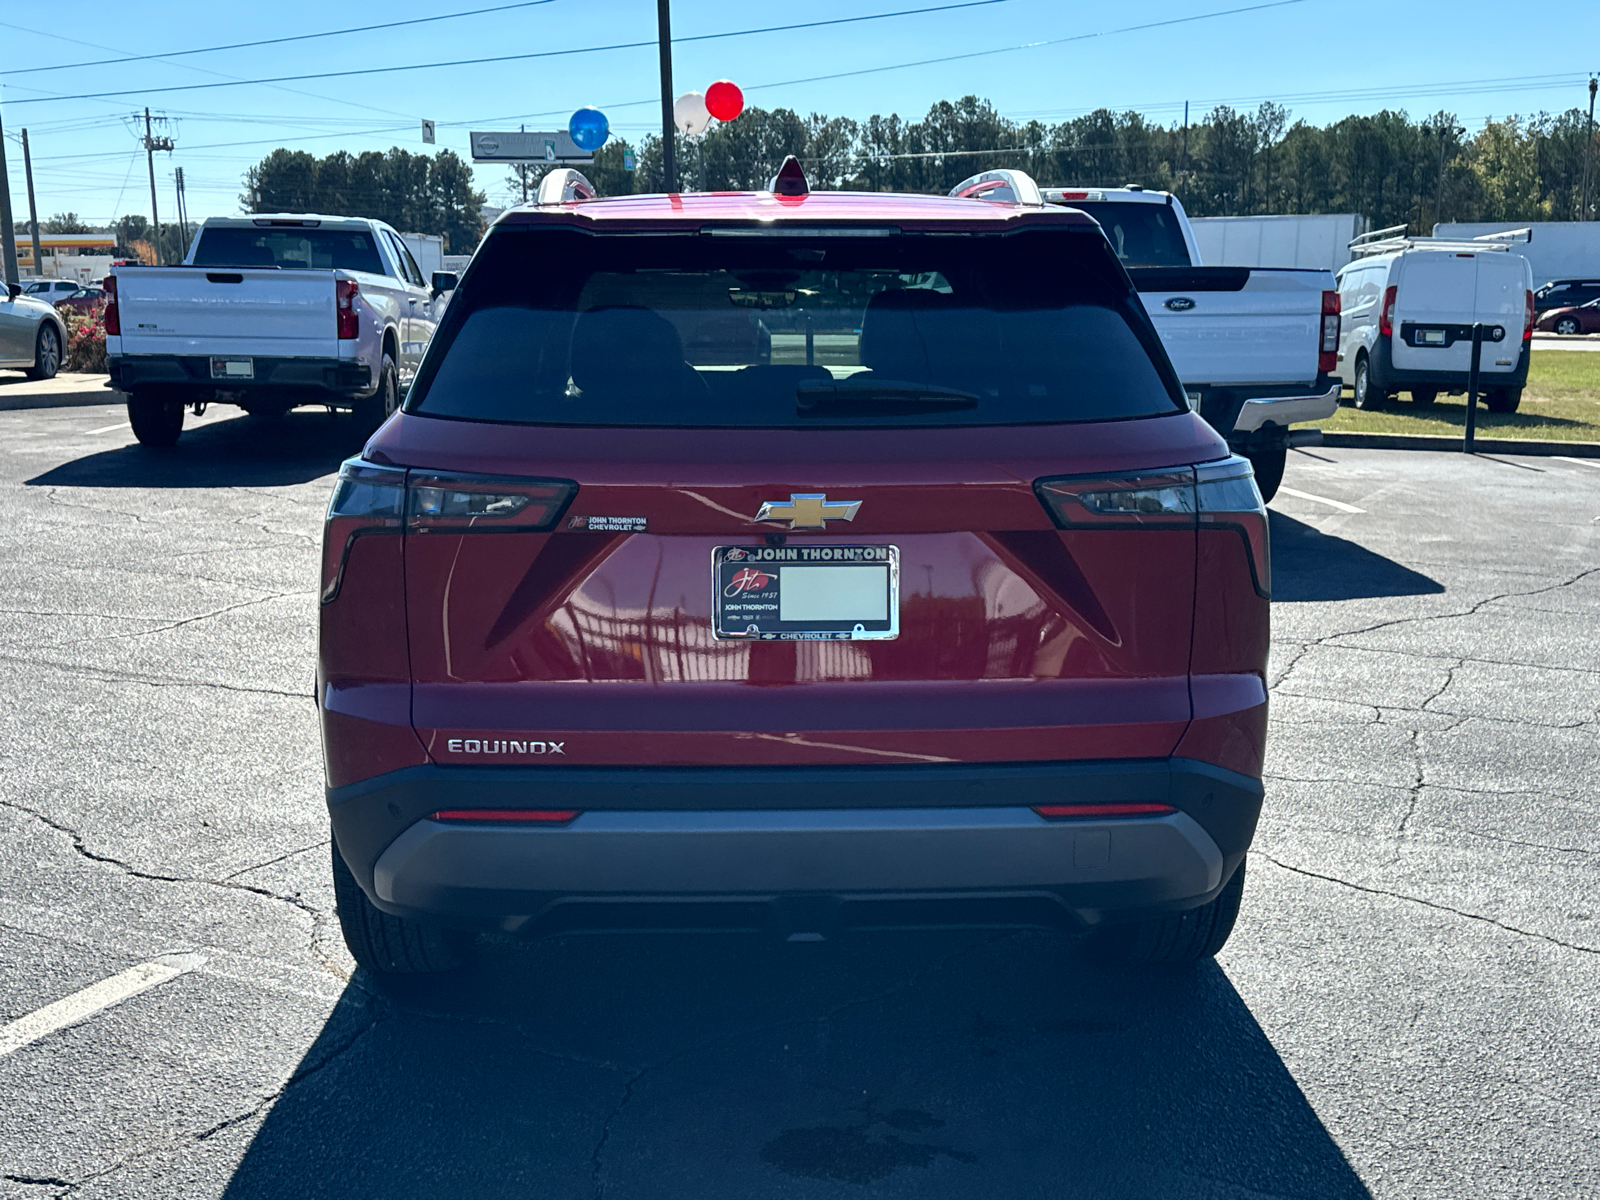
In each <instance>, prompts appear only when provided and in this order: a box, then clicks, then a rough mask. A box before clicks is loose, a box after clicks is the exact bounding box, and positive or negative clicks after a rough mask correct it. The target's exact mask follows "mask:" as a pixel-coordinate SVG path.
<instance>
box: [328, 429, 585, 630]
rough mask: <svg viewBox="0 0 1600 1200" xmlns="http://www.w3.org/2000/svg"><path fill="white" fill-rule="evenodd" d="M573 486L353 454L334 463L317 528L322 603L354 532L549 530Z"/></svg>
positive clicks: (335, 585) (333, 590) (339, 574)
mask: <svg viewBox="0 0 1600 1200" xmlns="http://www.w3.org/2000/svg"><path fill="white" fill-rule="evenodd" d="M577 491H578V485H577V484H575V483H573V482H572V481H571V480H570V479H486V478H483V477H482V476H478V475H444V474H439V473H436V472H435V473H427V474H424V473H422V472H417V471H413V472H411V475H410V478H409V479H407V475H406V471H405V469H404V468H402V467H380V466H378V465H377V464H376V463H370V462H366V461H364V460H362V459H360V458H352V459H347V460H346V461H345V462H344V463H343V464H341V465H340V467H339V481H338V482H337V483H336V484H334V488H333V498H332V499H331V500H330V501H329V502H328V514H327V518H326V520H325V521H324V524H323V527H322V602H323V603H324V604H326V603H327V602H328V601H330V600H332V599H334V598H335V597H336V596H338V594H339V583H340V580H341V579H342V578H343V575H344V564H345V560H346V559H347V558H349V556H350V544H351V543H352V542H353V541H355V539H356V538H358V537H361V536H364V535H366V534H374V533H402V532H404V531H406V530H407V529H409V530H410V532H412V533H428V532H430V531H443V530H454V531H456V532H457V533H467V532H476V533H493V532H498V531H502V530H503V531H506V532H509V533H529V532H537V531H540V530H544V529H549V528H550V527H551V526H553V525H554V524H555V523H556V521H557V520H558V519H559V518H560V516H561V514H562V512H564V511H565V510H566V507H567V505H568V503H570V502H571V500H572V497H573V496H574V495H576V494H577Z"/></svg>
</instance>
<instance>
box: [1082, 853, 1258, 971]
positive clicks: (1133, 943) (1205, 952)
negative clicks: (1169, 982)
mask: <svg viewBox="0 0 1600 1200" xmlns="http://www.w3.org/2000/svg"><path fill="white" fill-rule="evenodd" d="M1243 896H1244V863H1242V862H1241V863H1240V864H1239V869H1238V870H1237V871H1235V872H1234V873H1233V878H1232V879H1230V880H1228V882H1227V884H1226V885H1225V886H1224V887H1223V889H1222V891H1221V892H1219V893H1218V894H1217V898H1216V899H1215V900H1213V901H1212V902H1211V903H1210V904H1202V905H1201V906H1200V907H1199V908H1191V909H1188V910H1187V911H1185V912H1179V913H1167V914H1165V915H1163V916H1159V917H1151V918H1150V919H1149V920H1146V921H1131V922H1129V923H1127V924H1124V925H1111V926H1108V927H1107V928H1105V929H1103V930H1101V931H1099V932H1098V934H1097V935H1096V937H1095V941H1096V944H1097V945H1096V948H1097V949H1098V950H1099V951H1100V953H1101V954H1103V955H1104V956H1106V957H1108V958H1112V959H1115V960H1116V961H1118V962H1128V963H1148V964H1167V965H1181V964H1184V963H1197V962H1200V961H1202V960H1203V959H1207V958H1210V957H1212V956H1213V955H1214V954H1216V953H1217V951H1219V950H1221V949H1222V947H1223V945H1224V943H1226V942H1227V940H1228V935H1229V934H1230V933H1232V932H1233V923H1234V922H1235V921H1236V920H1237V919H1238V917H1239V901H1240V900H1241V899H1242V898H1243Z"/></svg>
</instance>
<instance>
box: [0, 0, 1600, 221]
mask: <svg viewBox="0 0 1600 1200" xmlns="http://www.w3.org/2000/svg"><path fill="white" fill-rule="evenodd" d="M504 2H506V0H456V2H455V3H453V4H451V3H447V2H446V0H390V2H389V3H387V4H384V5H371V6H349V5H328V4H325V3H324V4H312V3H308V2H306V0H278V2H277V3H274V4H272V5H259V4H250V5H244V4H236V3H229V2H227V0H221V2H218V0H211V2H209V3H201V2H199V0H163V2H162V3H161V4H160V5H156V4H150V3H136V4H129V3H127V0H79V2H78V3H75V4H73V5H71V6H70V7H69V8H67V9H59V8H54V7H52V6H24V5H20V4H6V5H4V6H3V7H0V116H3V119H4V122H5V130H6V152H7V160H8V164H9V166H10V172H11V191H12V196H13V205H14V209H15V211H16V212H17V214H18V218H19V220H21V219H24V218H25V216H26V212H27V208H26V195H25V193H24V190H23V184H22V169H21V168H22V164H21V152H20V148H19V146H18V145H17V143H16V140H15V139H16V135H17V131H18V130H19V129H20V128H21V127H23V126H26V127H28V129H29V136H30V139H31V142H32V149H33V156H34V176H35V190H36V192H37V194H38V203H39V209H40V214H41V217H45V216H48V215H49V214H51V213H54V212H59V211H66V210H71V211H75V212H77V213H79V214H80V215H82V216H84V217H86V218H89V219H91V220H93V221H95V222H96V223H100V222H104V221H108V220H110V219H111V218H112V217H114V216H118V215H121V214H123V213H127V212H141V213H147V212H148V210H149V203H150V193H149V183H148V180H147V177H146V174H145V164H144V154H143V152H142V150H140V148H139V145H138V142H137V141H136V135H135V133H134V131H133V129H132V126H131V123H130V117H131V115H132V114H133V113H134V112H135V111H136V110H142V108H143V107H144V106H145V105H146V104H148V105H149V106H150V108H151V109H152V111H153V112H156V113H159V114H165V116H166V117H167V118H168V124H167V125H166V126H165V127H164V131H165V132H167V133H169V134H171V135H172V136H173V137H174V138H175V141H176V143H177V151H176V152H175V153H173V154H171V155H166V154H158V155H157V159H156V167H157V184H158V187H159V189H160V200H161V206H162V210H163V213H164V214H170V212H171V209H172V199H171V195H172V171H173V168H174V167H176V166H180V165H181V166H182V167H183V168H184V174H185V177H186V182H187V188H188V198H189V211H190V215H191V216H192V217H202V216H206V215H209V214H214V213H227V212H233V211H236V209H237V197H238V194H239V192H240V190H241V176H242V174H243V172H244V170H245V168H246V167H248V166H249V165H250V164H251V163H253V162H255V161H257V160H258V159H259V158H260V157H261V156H262V155H263V154H265V153H266V152H267V151H268V150H270V149H271V148H273V147H274V146H278V145H284V146H289V147H292V148H296V149H304V150H308V151H311V152H313V153H317V154H326V153H329V152H331V151H333V150H338V149H345V150H351V151H358V150H364V149H386V148H388V147H389V146H391V145H399V146H402V147H405V148H408V149H411V150H414V151H419V150H422V149H424V147H423V145H422V141H421V134H420V129H419V124H420V121H421V119H422V118H424V117H426V118H430V119H432V120H434V121H436V122H438V126H439V145H441V146H450V147H452V148H454V149H456V150H457V151H458V152H460V153H462V154H463V156H465V154H466V148H467V132H468V130H469V129H494V128H510V129H514V128H516V127H517V126H518V124H519V123H524V122H525V123H526V124H527V127H528V128H530V129H545V128H558V127H561V126H564V125H565V114H567V113H570V111H571V110H572V109H574V108H576V107H578V106H580V105H584V104H595V105H599V106H600V107H602V108H603V109H605V110H606V111H607V113H608V115H609V116H610V118H611V122H612V128H613V130H614V131H615V132H617V133H619V134H621V135H622V136H625V137H629V138H630V139H633V140H637V139H638V137H639V136H640V135H641V134H642V133H643V132H644V131H646V130H648V129H651V128H653V127H654V125H653V122H655V121H658V120H659V109H658V108H657V107H656V104H657V99H656V97H657V93H658V84H657V75H656V70H657V66H656V53H655V50H654V48H653V47H646V48H640V49H632V50H618V51H611V52H607V53H599V54H587V55H575V56H568V57H558V58H545V59H535V60H531V61H526V62H512V63H500V64H489V65H479V66H472V67H451V68H441V69H431V70H418V71H401V72H394V73H391V74H383V75H368V76H356V77H351V78H318V79H311V80H304V81H299V82H293V83H284V84H279V85H265V84H250V85H247V86H228V87H220V88H206V89H202V90H192V91H166V92H161V91H155V90H153V89H157V88H162V87H169V88H170V87H181V86H184V85H192V84H209V83H226V82H229V81H230V77H232V78H239V79H257V78H262V77H267V76H282V75H321V74H323V73H326V72H335V71H342V70H351V69H358V68H363V67H375V66H391V65H401V64H410V63H426V62H438V61H442V60H449V59H459V58H477V57H485V56H491V55H501V54H519V53H537V52H541V51H548V50H559V49H566V48H569V47H581V46H590V45H596V44H604V43H611V42H623V41H635V40H638V41H644V40H648V39H651V38H653V37H654V36H655V29H656V16H655V11H656V6H655V3H654V0H549V2H548V3H544V4H540V5H538V6H536V7H528V8H522V9H519V10H516V11H511V12H501V13H494V14H487V15H480V16H470V17H463V18H459V19H453V20H448V21H441V22H437V23H432V24H426V25H420V26H412V27H409V28H399V29H382V30H378V31H374V32H369V33H359V34H354V35H350V36H345V37H333V38H325V39H318V40H312V41H301V42H296V43H292V44H289V45H279V46H263V47H256V48H251V49H244V50H233V51H227V52H223V53H216V54H203V55H195V56H191V57H186V58H180V59H175V60H170V61H144V62H135V63H127V64H114V65H100V66H92V67H85V66H75V67H73V68H72V69H70V70H60V71H49V72H43V73H34V74H23V75H17V74H13V72H16V71H19V70H21V69H23V68H26V67H36V66H44V65H50V64H57V63H68V64H81V63H85V62H89V61H91V60H98V59H107V58H114V57H117V56H118V55H128V54H152V53H162V52H170V51H172V50H177V49H186V48H191V47H200V46H211V45H217V44H220V43H233V42H240V41H249V40H253V39H257V38H269V37H280V36H285V35H288V34H300V33H312V32H318V31H322V30H329V29H339V28H344V27H347V26H351V25H359V24H363V23H367V22H371V21H373V20H375V19H387V20H402V19H406V18H416V17H428V16H434V15H438V14H440V13H444V12H450V11H464V10H466V9H475V8H481V7H490V6H493V5H495V4H496V3H504ZM941 2H943V3H948V2H949V0H874V2H872V3H866V4H849V3H845V2H844V0H810V2H808V3H790V4H775V3H756V2H747V3H744V4H725V3H724V4H719V3H714V2H711V0H674V5H673V33H674V35H675V36H678V37H683V36H686V35H695V34H704V33H714V32H721V31H724V30H732V29H744V28H750V27H757V26H765V25H774V24H786V23H791V22H800V21H811V20H825V19H829V18H835V17H846V16H855V15H860V14H862V13H871V12H892V11H895V10H899V9H904V8H913V7H919V6H921V5H923V4H938V3H941ZM1251 2H1252V0H1144V3H1141V4H1138V5H1128V4H1121V5H1118V4H1100V5H1072V4H1063V3H1059V2H1057V3H1051V2H1050V0H1001V2H998V3H992V4H988V5H985V6H982V7H971V8H965V9H960V10H955V11H947V12H938V13H928V14H923V15H919V16H909V17H900V18H895V19H889V20H883V21H873V22H866V23H861V24H854V25H846V26H843V27H834V28H822V29H814V30H803V31H793V32H786V33H774V34H764V35H757V36H750V37H739V38H729V39H724V40H717V41H707V42H699V43H692V44H689V45H680V46H678V47H677V48H676V50H675V53H674V85H675V86H674V90H675V91H685V90H688V89H690V88H695V89H699V90H704V88H705V86H706V85H707V84H709V83H710V82H711V81H712V80H714V79H718V78H724V77H726V78H731V79H733V80H735V81H736V82H738V83H739V84H740V85H741V86H743V87H744V88H746V90H747V99H748V102H749V103H753V104H760V105H761V106H763V107H777V106H787V107H790V108H794V109H797V110H800V111H802V112H822V113H827V114H829V115H843V116H852V117H858V118H861V117H866V116H869V115H871V114H872V113H874V112H881V113H888V112H898V113H899V114H900V115H901V116H903V117H909V118H914V117H919V116H921V115H922V114H923V113H924V112H926V111H927V109H928V107H929V105H930V104H932V103H933V102H934V101H936V100H939V99H943V98H954V97H957V96H961V95H964V94H966V93H974V94H977V95H979V96H983V97H986V98H988V99H989V100H991V101H993V103H994V104H995V105H996V106H997V107H998V108H999V109H1000V111H1001V112H1003V113H1005V114H1006V115H1008V116H1012V117H1017V118H1029V117H1038V118H1039V119H1041V120H1046V121H1058V120H1062V119H1064V118H1066V117H1070V116H1074V115H1077V114H1079V113H1082V112H1086V111H1089V110H1091V109H1094V108H1096V107H1099V106H1102V105H1104V106H1109V107H1112V108H1115V109H1123V108H1136V109H1139V110H1140V111H1143V112H1144V113H1146V114H1147V115H1148V116H1150V117H1151V118H1152V119H1155V120H1157V121H1160V122H1162V123H1172V122H1175V121H1178V120H1181V118H1182V113H1183V102H1184V101H1185V100H1186V99H1187V100H1190V101H1191V102H1192V103H1193V106H1194V107H1193V112H1194V115H1195V116H1198V115H1199V114H1201V113H1203V112H1204V111H1205V110H1206V109H1207V108H1208V107H1210V106H1211V105H1212V104H1215V103H1217V102H1229V103H1233V104H1234V105H1235V106H1236V107H1252V108H1253V107H1254V106H1255V105H1256V104H1258V103H1259V102H1260V101H1261V100H1263V99H1272V100H1276V101H1278V102H1280V103H1283V104H1285V105H1286V106H1287V107H1289V108H1290V110H1291V114H1292V115H1291V119H1293V118H1296V117H1298V118H1304V119H1306V120H1308V121H1313V122H1316V123H1324V122H1327V121H1330V120H1333V119H1336V118H1338V117H1342V116H1345V115H1347V114H1348V113H1351V112H1375V111H1377V110H1379V109H1381V108H1385V107H1389V108H1400V109H1406V110H1408V111H1410V112H1412V113H1413V114H1422V113H1428V112H1433V111H1435V110H1437V109H1440V108H1445V109H1447V110H1450V111H1454V112H1455V113H1456V114H1457V115H1458V116H1459V117H1460V118H1461V119H1462V121H1463V123H1464V124H1466V125H1467V126H1468V127H1469V128H1473V129H1475V128H1477V127H1479V126H1481V124H1482V122H1483V121H1484V120H1485V119H1486V118H1488V117H1490V116H1494V117H1500V116H1504V115H1505V114H1507V113H1508V112H1520V113H1524V114H1526V113H1533V112H1538V111H1540V110H1548V111H1552V112H1554V111H1560V110H1562V109H1565V108H1569V107H1573V106H1577V105H1581V104H1584V103H1585V102H1586V101H1587V91H1586V87H1585V84H1584V82H1583V80H1584V79H1585V78H1586V75H1587V73H1588V72H1589V71H1592V70H1600V37H1597V35H1600V5H1594V6H1593V7H1591V5H1590V3H1587V2H1586V3H1580V4H1550V5H1536V6H1533V7H1530V8H1523V9H1518V10H1515V11H1514V12H1513V11H1512V10H1508V9H1507V8H1506V6H1505V5H1504V4H1500V3H1495V4H1491V3H1489V2H1488V0H1458V2H1457V3H1454V4H1452V5H1451V6H1449V7H1448V9H1446V8H1444V7H1443V6H1441V5H1438V4H1437V3H1422V2H1418V0H1406V2H1401V3H1395V4H1390V5H1387V6H1385V7H1383V8H1382V10H1381V14H1380V12H1379V10H1374V9H1372V8H1370V7H1367V8H1362V7H1361V6H1352V5H1350V4H1349V3H1341V2H1339V0H1297V2H1295V3H1292V4H1287V5H1283V6H1280V7H1273V8H1264V9H1259V10H1257V11H1253V12H1244V13H1237V14H1234V15H1227V16H1219V17H1215V18H1212V19H1205V20H1199V21H1192V22H1189V23H1185V24H1178V25H1170V26H1167V27H1164V28H1157V29H1146V30H1139V31H1133V32H1115V31H1117V30H1119V29H1121V28H1123V27H1126V26H1130V25H1139V24H1145V23H1148V22H1155V21H1162V20H1170V19H1173V18H1181V17H1192V16H1196V15H1199V14H1207V13H1216V12H1220V11H1223V10H1227V9H1232V8H1238V7H1242V6H1244V5H1246V4H1249V3H1251ZM1256 2H1260V0H1256ZM55 14H66V15H70V24H57V23H54V22H52V21H51V20H50V18H51V17H52V16H53V15H55ZM1380 15H1381V20H1380ZM19 27H25V29H27V30H35V31H38V32H36V33H35V32H25V31H24V28H19ZM1083 34H1103V35H1104V36H1095V37H1089V38H1086V39H1083V40H1078V41H1067V42H1062V43H1058V44H1055V45H1044V46H1037V47H1034V48H1031V49H1024V50H1016V51H1013V52H1008V53H997V54H990V55H985V56H982V57H974V58H966V59H964V60H960V61H955V62H945V63H938V64H931V65H926V66H917V67H910V68H906V69H899V70H888V71H876V72H874V73H870V74H862V75H856V76H853V77H849V78H843V79H835V80H826V81H819V82H812V83H790V82H785V81H791V80H796V79H802V78H805V77H809V76H815V75H826V74H835V73H842V72H850V71H867V70H871V69H873V68H881V67H885V66H891V65H894V64H900V63H907V62H912V61H915V60H919V59H926V58H937V57H941V56H949V55H960V54H968V53H971V52H973V51H980V50H990V49H1000V48H1003V47H1012V46H1020V45H1023V44H1025V43H1033V42H1040V41H1047V40H1052V39H1064V38H1072V37H1075V36H1077V35H1083ZM96 47H104V48H107V49H97V48H96ZM771 84H779V85H780V86H763V85H771ZM123 89H126V90H127V92H128V94H127V95H122V96H117V97H111V98H103V99H94V100H54V99H51V100H49V101H48V102H45V103H23V102H24V101H35V100H38V99H40V98H42V97H46V96H48V95H49V94H50V93H57V94H69V95H73V94H79V93H83V92H107V91H120V90H123ZM639 101H643V102H644V103H633V104H630V103H629V102H639ZM139 132H140V133H142V132H143V130H142V127H141V128H140V129H139ZM504 174H505V172H504V170H503V169H502V168H497V167H494V166H491V165H483V166H480V167H478V168H477V174H476V179H477V185H478V186H479V187H481V188H483V189H485V190H486V191H488V192H489V195H490V199H491V201H496V200H499V201H501V202H503V200H504V197H505V195H506V187H505V184H504V182H503V180H504ZM163 219H165V217H164V218H163Z"/></svg>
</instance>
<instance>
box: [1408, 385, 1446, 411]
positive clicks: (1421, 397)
mask: <svg viewBox="0 0 1600 1200" xmlns="http://www.w3.org/2000/svg"><path fill="white" fill-rule="evenodd" d="M1438 398H1439V389H1438V388H1412V389H1411V403H1413V404H1415V405H1416V406H1417V407H1418V408H1427V407H1428V405H1430V404H1432V403H1433V402H1434V401H1435V400H1437V399H1438Z"/></svg>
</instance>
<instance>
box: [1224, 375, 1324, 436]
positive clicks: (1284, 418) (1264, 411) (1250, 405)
mask: <svg viewBox="0 0 1600 1200" xmlns="http://www.w3.org/2000/svg"><path fill="white" fill-rule="evenodd" d="M1339 390H1340V385H1339V384H1334V385H1333V386H1332V387H1331V388H1329V389H1328V390H1327V391H1326V392H1323V393H1322V394H1321V395H1318V396H1268V397H1262V398H1260V399H1256V400H1246V401H1245V402H1244V405H1243V407H1241V408H1240V409H1239V416H1238V417H1237V418H1236V419H1235V421H1234V423H1233V432H1235V433H1254V432H1255V431H1256V430H1258V429H1260V428H1261V427H1262V426H1264V425H1266V424H1267V423H1268V422H1271V423H1272V424H1274V425H1282V426H1285V427H1287V426H1289V425H1292V424H1294V423H1296V422H1298V421H1320V420H1322V419H1323V418H1325V417H1331V416H1333V414H1334V413H1336V412H1338V411H1339Z"/></svg>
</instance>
